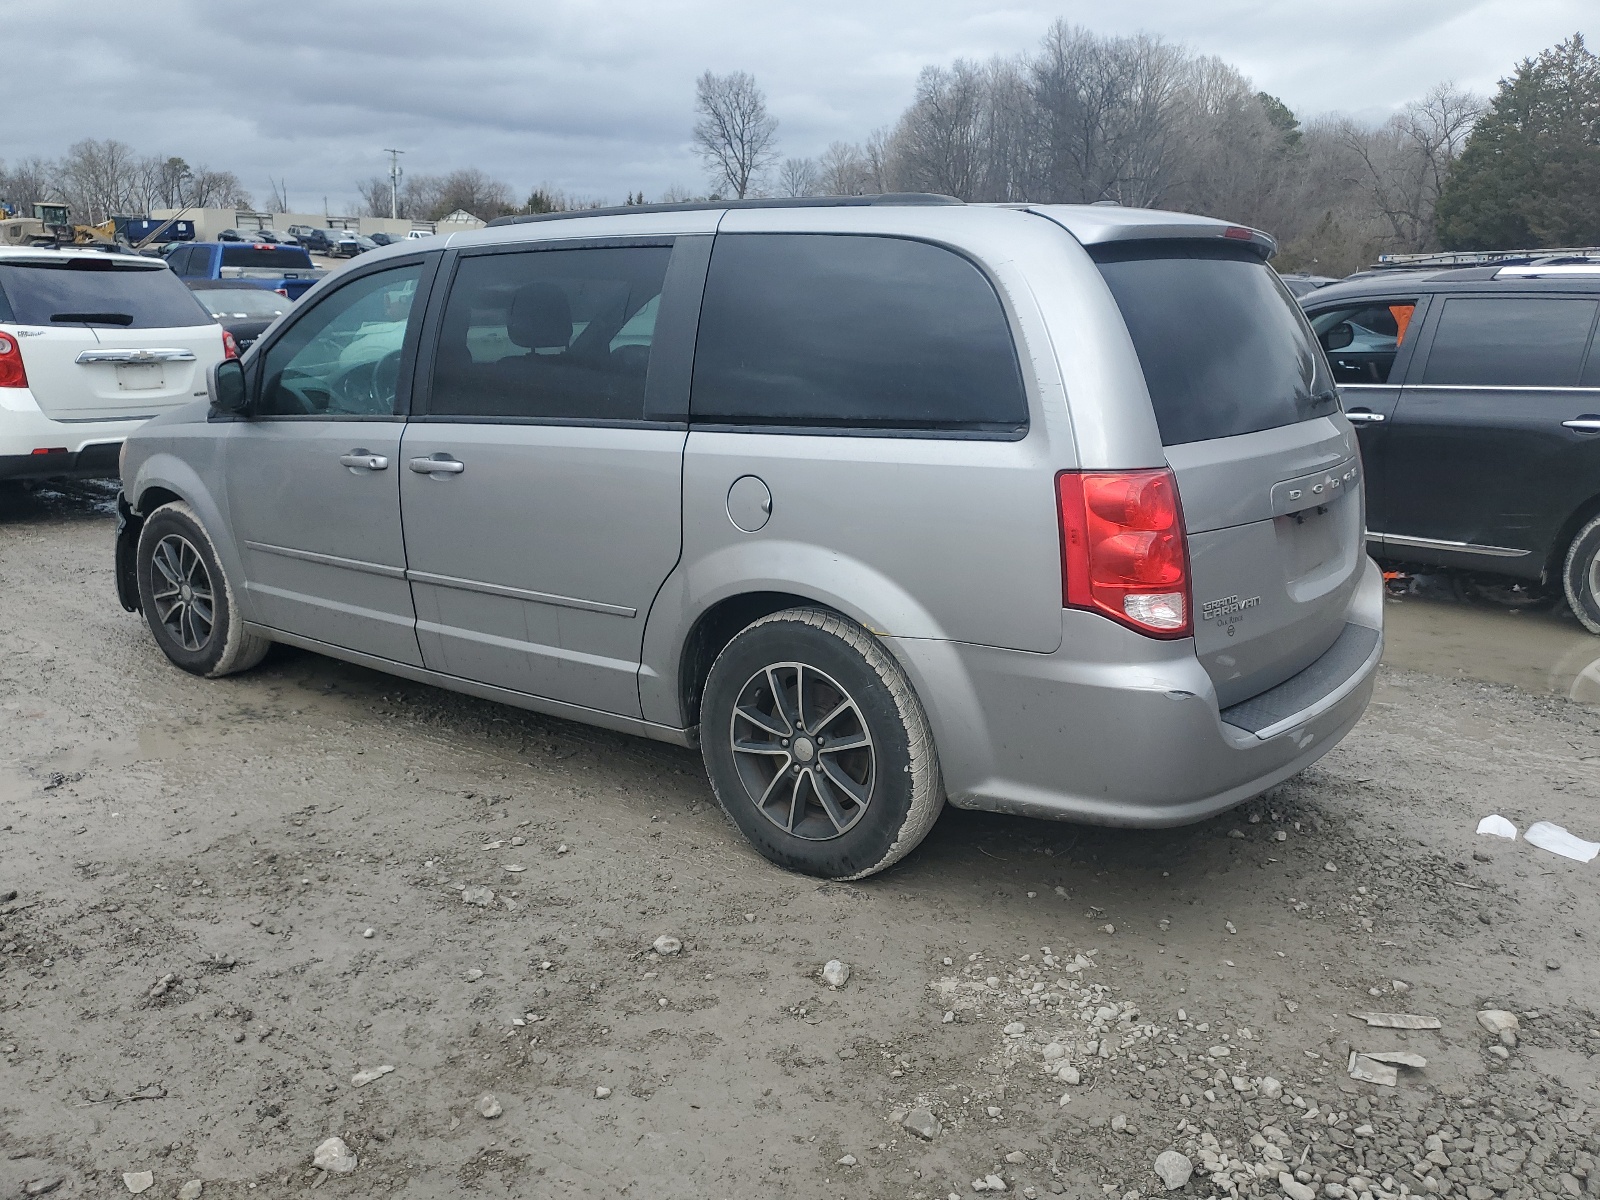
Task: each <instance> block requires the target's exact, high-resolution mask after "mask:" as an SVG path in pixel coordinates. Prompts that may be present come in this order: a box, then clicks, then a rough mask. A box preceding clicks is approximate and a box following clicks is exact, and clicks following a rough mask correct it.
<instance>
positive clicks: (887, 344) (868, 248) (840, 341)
mask: <svg viewBox="0 0 1600 1200" xmlns="http://www.w3.org/2000/svg"><path fill="white" fill-rule="evenodd" d="M690 414H691V417H692V418H693V420H695V421H697V422H702V423H711V424H731V425H763V426H789V427H801V428H804V427H815V428H829V429H857V430H886V431H902V432H912V433H914V432H919V431H927V432H933V433H938V432H967V433H989V434H995V435H999V436H1017V435H1018V434H1019V433H1020V432H1022V431H1023V430H1025V429H1026V427H1027V422H1028V403H1027V398H1026V394H1025V392H1024V390H1023V384H1022V372H1021V369H1020V367H1019V366H1018V363H1017V353H1016V348H1015V346H1014V345H1013V343H1012V338H1011V330H1010V327H1009V326H1008V324H1007V322H1006V317H1005V312H1004V310H1003V309H1002V307H1001V305H1000V298H999V296H998V295H996V293H995V290H994V288H993V287H992V286H991V285H990V283H989V281H988V279H987V278H986V277H985V276H984V275H983V273H982V272H981V271H979V270H978V268H977V267H976V266H974V265H973V264H972V263H971V262H969V261H968V260H967V259H965V258H963V257H961V256H960V255H959V254H956V253H955V252H953V251H951V250H947V249H945V248H943V247H941V246H935V245H931V244H929V243H926V242H917V241H910V240H906V239H901V238H889V237H873V236H857V235H844V234H762V233H748V234H724V235H722V236H719V237H718V238H717V241H716V246H715V248H714V249H713V251H712V255H711V267H710V272H709V274H708V276H707V279H706V290H705V298H704V301H703V303H702V305H701V310H700V331H699V337H698V340H697V342H696V347H695V364H694V384H693V392H692V396H691V399H690Z"/></svg>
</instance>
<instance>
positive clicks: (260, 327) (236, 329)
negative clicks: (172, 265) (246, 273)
mask: <svg viewBox="0 0 1600 1200" xmlns="http://www.w3.org/2000/svg"><path fill="white" fill-rule="evenodd" d="M188 283H189V290H190V291H192V292H193V293H194V298H195V299H196V300H198V301H200V303H201V305H202V306H203V307H204V308H205V310H206V311H207V312H208V313H210V314H211V316H212V317H213V318H214V319H215V320H216V322H217V324H219V325H221V326H222V327H223V328H224V329H226V330H227V331H228V332H229V333H231V334H232V335H233V340H234V342H235V344H237V345H238V347H239V353H241V354H243V353H244V352H245V351H246V350H248V349H249V348H250V346H251V344H252V343H253V342H254V341H255V340H256V339H257V338H258V337H260V336H261V335H262V334H263V333H265V332H266V329H267V326H268V325H271V324H272V323H273V322H274V321H276V320H277V319H278V318H279V317H281V316H282V315H283V314H284V313H286V312H288V311H289V310H290V309H291V308H293V307H294V301H293V300H291V299H289V298H288V297H287V296H285V295H283V294H281V293H279V292H269V291H267V289H266V288H263V287H257V286H256V285H255V284H253V283H246V282H245V281H244V280H242V279H191V280H189V281H188Z"/></svg>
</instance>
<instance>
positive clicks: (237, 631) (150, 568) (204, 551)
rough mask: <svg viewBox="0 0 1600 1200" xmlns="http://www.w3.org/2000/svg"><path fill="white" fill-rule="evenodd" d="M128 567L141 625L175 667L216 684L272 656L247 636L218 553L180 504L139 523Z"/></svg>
mask: <svg viewBox="0 0 1600 1200" xmlns="http://www.w3.org/2000/svg"><path fill="white" fill-rule="evenodd" d="M134 563H135V572H136V574H137V576H138V581H139V604H140V607H142V608H143V609H144V617H145V621H146V623H147V624H148V625H149V626H150V632H151V633H152V634H154V635H155V639H156V645H158V646H160V647H161V650H162V653H164V654H165V655H166V656H167V657H168V658H169V659H171V660H172V662H173V664H174V665H175V666H179V667H182V668H183V669H184V670H185V671H188V672H190V673H191V674H194V675H203V676H205V677H206V678H208V679H216V678H218V677H219V676H222V675H231V674H233V673H234V672H235V671H245V670H248V669H249V668H251V667H253V666H255V665H256V664H257V663H259V662H260V661H261V660H262V658H263V657H265V655H266V653H267V651H268V650H269V649H271V647H272V643H271V642H270V641H268V640H267V639H266V638H262V637H257V636H256V635H254V634H250V633H246V632H245V629H244V621H243V619H242V618H241V617H240V615H239V610H238V607H237V605H235V604H234V600H233V587H232V585H231V584H230V583H229V582H228V577H227V576H226V575H225V574H223V571H222V564H221V562H220V561H218V559H217V551H216V547H215V546H213V545H212V543H211V537H210V535H209V534H207V533H206V531H205V527H204V526H203V525H201V524H200V521H199V519H198V518H196V517H195V515H194V511H193V510H192V509H191V508H190V507H189V506H188V505H187V504H185V503H183V502H182V501H181V500H175V501H173V502H172V503H170V504H163V505H162V506H161V507H160V508H158V509H156V510H155V512H153V513H151V514H150V516H149V517H148V518H146V519H145V523H144V527H143V528H142V529H141V530H140V531H139V546H138V550H137V551H136V553H135V558H134Z"/></svg>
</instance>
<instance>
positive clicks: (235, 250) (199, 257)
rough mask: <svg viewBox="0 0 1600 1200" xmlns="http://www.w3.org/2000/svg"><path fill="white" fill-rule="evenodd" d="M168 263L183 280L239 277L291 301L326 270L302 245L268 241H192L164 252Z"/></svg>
mask: <svg viewBox="0 0 1600 1200" xmlns="http://www.w3.org/2000/svg"><path fill="white" fill-rule="evenodd" d="M167 265H168V266H169V267H171V268H172V270H173V272H174V273H175V274H176V275H178V276H179V278H181V279H184V280H190V279H240V280H245V281H247V282H249V283H250V284H251V285H253V286H255V287H260V288H266V289H267V290H268V291H272V292H277V293H278V294H279V295H282V296H286V297H288V298H289V299H290V300H298V299H299V298H300V297H301V296H303V295H305V294H306V292H308V291H310V290H311V286H312V285H313V284H314V283H316V281H317V280H319V279H321V278H322V277H323V276H324V275H326V274H327V273H328V272H327V270H326V269H324V268H322V267H318V266H315V265H313V263H312V262H311V255H310V254H309V253H308V252H307V251H306V249H305V248H304V247H303V246H279V245H274V244H272V243H270V242H250V243H244V244H235V243H230V244H222V243H218V242H193V243H191V244H190V245H189V246H188V247H187V248H183V249H178V250H174V251H173V252H172V253H171V254H169V255H167Z"/></svg>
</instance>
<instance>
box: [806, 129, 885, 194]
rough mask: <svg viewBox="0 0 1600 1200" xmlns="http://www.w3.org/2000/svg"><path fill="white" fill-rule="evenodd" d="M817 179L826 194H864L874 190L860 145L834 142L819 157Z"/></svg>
mask: <svg viewBox="0 0 1600 1200" xmlns="http://www.w3.org/2000/svg"><path fill="white" fill-rule="evenodd" d="M817 177H818V179H817V181H818V185H819V188H820V190H821V192H822V194H823V195H825V196H862V195H865V194H866V193H867V192H869V191H871V190H872V187H871V182H870V181H869V179H868V177H867V163H866V160H865V159H864V158H863V157H862V154H861V150H860V147H857V146H852V145H851V144H850V143H849V142H832V143H830V144H829V146H828V148H827V149H826V150H824V151H823V152H822V157H820V158H819V159H817Z"/></svg>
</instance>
